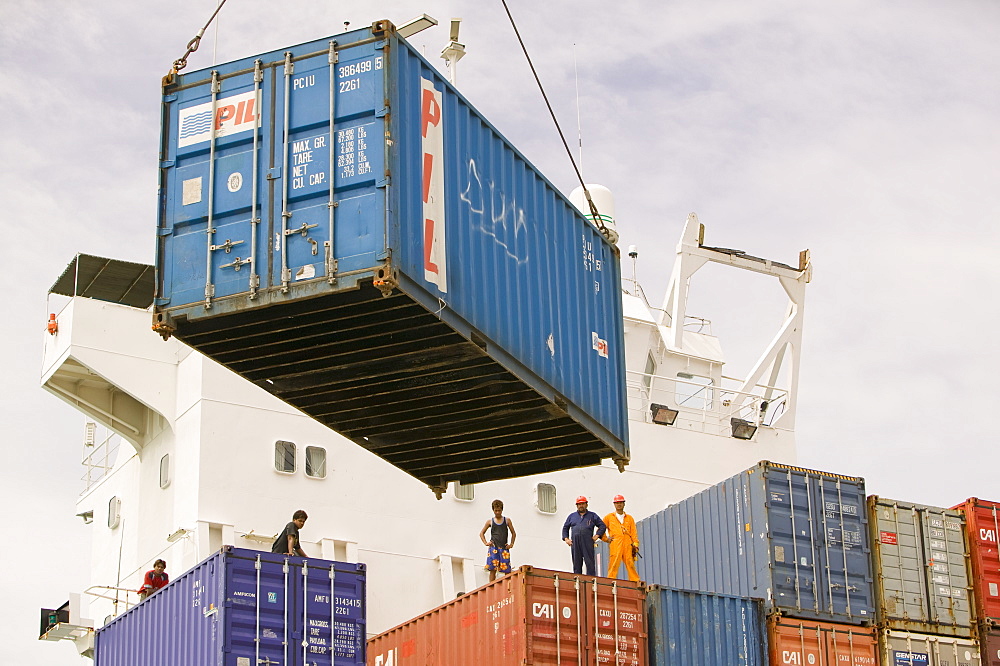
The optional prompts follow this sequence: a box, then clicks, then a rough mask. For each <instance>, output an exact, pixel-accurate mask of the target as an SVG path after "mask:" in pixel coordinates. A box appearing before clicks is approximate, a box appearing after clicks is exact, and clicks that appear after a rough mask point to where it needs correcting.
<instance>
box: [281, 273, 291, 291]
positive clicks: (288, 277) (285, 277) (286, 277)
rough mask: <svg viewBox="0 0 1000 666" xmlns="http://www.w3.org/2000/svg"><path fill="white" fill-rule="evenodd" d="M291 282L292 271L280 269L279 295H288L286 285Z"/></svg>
mask: <svg viewBox="0 0 1000 666" xmlns="http://www.w3.org/2000/svg"><path fill="white" fill-rule="evenodd" d="M291 281H292V269H291V268H282V269H281V293H283V294H287V293H288V283H289V282H291Z"/></svg>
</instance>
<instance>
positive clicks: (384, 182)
mask: <svg viewBox="0 0 1000 666" xmlns="http://www.w3.org/2000/svg"><path fill="white" fill-rule="evenodd" d="M389 183H390V177H389V174H388V173H387V174H385V178H379V179H378V180H376V181H375V187H386V186H388V185H389Z"/></svg>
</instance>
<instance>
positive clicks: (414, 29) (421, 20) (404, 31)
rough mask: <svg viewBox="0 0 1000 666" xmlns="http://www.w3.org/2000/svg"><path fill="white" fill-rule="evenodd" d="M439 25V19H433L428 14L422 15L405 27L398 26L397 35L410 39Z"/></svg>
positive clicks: (404, 25) (405, 24)
mask: <svg viewBox="0 0 1000 666" xmlns="http://www.w3.org/2000/svg"><path fill="white" fill-rule="evenodd" d="M437 24H438V22H437V19H434V18H431V17H430V16H428V15H427V14H421V15H420V16H418V17H417V18H415V19H410V20H409V21H407V22H406V23H404V24H403V25H400V26H396V34H398V35H399V36H400V37H403V38H409V37H411V36H412V35H415V34H417V33H418V32H420V31H421V30H426V29H427V28H433V27H434V26H436V25H437Z"/></svg>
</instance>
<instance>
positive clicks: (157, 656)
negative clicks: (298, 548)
mask: <svg viewBox="0 0 1000 666" xmlns="http://www.w3.org/2000/svg"><path fill="white" fill-rule="evenodd" d="M331 628H332V631H331ZM95 663H96V664H97V666H134V665H135V664H143V665H144V666H168V665H171V666H173V665H176V664H184V665H185V666H210V665H211V666H216V665H218V666H253V665H255V664H264V663H270V664H282V666H307V665H308V666H348V665H354V664H358V665H359V666H360V665H362V664H364V663H365V565H364V564H347V563H343V562H330V561H328V560H316V559H307V558H303V557H285V556H282V555H275V554H272V553H264V552H259V551H255V550H245V549H241V548H233V547H232V546H226V547H224V548H223V549H222V550H220V551H219V552H218V553H216V554H215V555H212V556H211V557H209V558H208V559H206V560H204V561H203V562H201V563H200V564H198V565H196V566H195V567H193V568H192V569H190V570H189V571H187V572H185V573H184V574H182V575H180V576H178V577H177V578H176V579H175V580H173V581H171V583H170V584H169V585H167V586H166V587H165V588H163V589H162V590H160V591H158V592H156V593H155V594H153V595H152V596H151V597H149V598H148V599H146V600H145V601H143V602H141V603H140V604H139V605H137V606H135V607H134V608H132V609H130V610H129V611H128V612H126V613H123V614H122V615H119V616H118V617H116V618H115V619H114V620H112V621H111V622H109V623H107V624H106V625H104V626H103V627H101V628H100V629H98V631H97V639H96V646H95Z"/></svg>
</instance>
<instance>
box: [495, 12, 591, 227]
mask: <svg viewBox="0 0 1000 666" xmlns="http://www.w3.org/2000/svg"><path fill="white" fill-rule="evenodd" d="M500 2H501V3H503V8H504V11H506V12H507V18H508V19H510V26H511V27H512V28H514V35H516V36H517V41H518V43H519V44H520V45H521V50H522V51H523V52H524V57H525V59H526V60H527V61H528V67H530V68H531V73H532V75H534V77H535V83H537V84H538V90H539V91H541V93H542V99H543V100H545V106H546V107H548V109H549V115H550V116H552V122H553V123H555V126H556V131H557V132H559V138H560V139H562V143H563V147H564V148H565V149H566V155H567V156H569V161H570V164H572V165H573V171H575V172H576V178H577V180H579V181H580V186H581V187H583V193H584V195H585V196H586V197H587V205H588V206H589V207H590V215H591V217H592V218H593V219H592V220H591V221H592V222H593V223H594V224H595V225H596V226H597V228H598V230H599V231H600V232H601V235H603V236H604V237H605V238H607V239H608V240H611V233H610V232H609V231H608V228H607V227H606V226H604V219H603V218H602V217H601V214H600V213H599V212H598V211H597V205H596V204H595V203H594V200H593V199H591V198H590V190H588V189H587V184H586V183H584V182H583V176H582V175H581V174H580V169H579V168H577V166H576V160H574V159H573V151H571V150H570V149H569V144H568V143H566V136H565V135H564V134H563V131H562V127H560V126H559V121H558V120H557V119H556V114H555V111H553V110H552V105H551V104H550V103H549V97H548V95H546V94H545V88H544V87H543V86H542V81H541V79H539V78H538V72H536V71H535V65H534V63H532V62H531V56H529V55H528V49H527V47H526V46H525V45H524V40H523V39H521V33H520V31H518V29H517V24H515V23H514V17H513V16H511V13H510V8H509V7H507V0H500Z"/></svg>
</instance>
